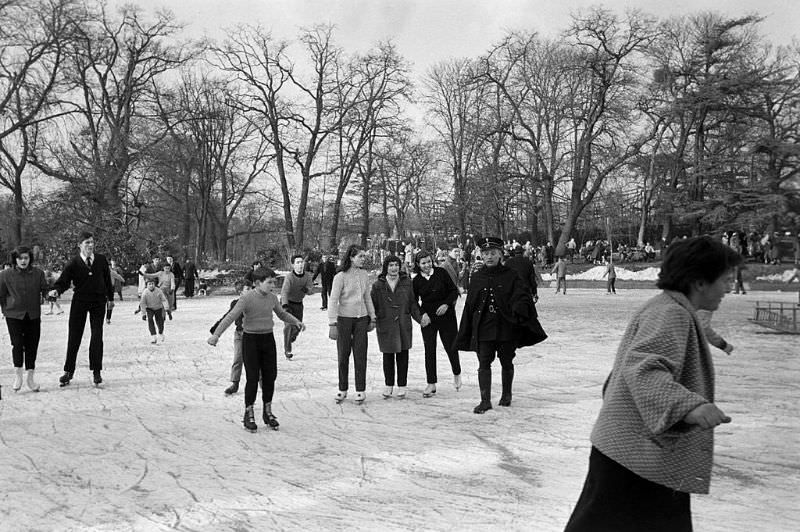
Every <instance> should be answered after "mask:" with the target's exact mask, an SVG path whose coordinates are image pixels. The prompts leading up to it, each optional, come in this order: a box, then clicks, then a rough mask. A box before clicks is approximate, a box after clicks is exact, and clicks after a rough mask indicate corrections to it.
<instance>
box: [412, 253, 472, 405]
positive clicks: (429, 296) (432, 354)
mask: <svg viewBox="0 0 800 532" xmlns="http://www.w3.org/2000/svg"><path fill="white" fill-rule="evenodd" d="M414 271H415V272H416V273H417V276H416V277H414V281H413V287H414V297H415V298H416V299H417V301H418V304H419V307H420V309H421V312H422V317H421V319H420V325H421V326H422V343H423V344H424V346H425V377H426V380H427V383H428V385H427V386H426V387H425V390H424V391H423V392H422V396H423V397H432V396H433V395H434V394H436V383H437V381H438V376H437V371H436V333H439V339H441V341H442V345H443V346H444V350H445V352H446V353H447V358H448V359H449V360H450V369H451V370H452V372H453V386H454V387H455V389H456V390H459V389H460V388H461V359H460V357H459V355H458V349H456V347H455V346H454V342H455V339H456V335H457V334H458V323H457V322H456V310H455V305H456V299H458V295H459V293H458V288H456V285H455V284H454V283H453V280H452V279H451V278H450V275H449V274H448V273H447V271H446V270H445V269H444V268H439V267H438V266H434V265H433V257H432V256H431V254H430V253H428V252H427V251H420V252H419V253H417V256H416V257H415V258H414Z"/></svg>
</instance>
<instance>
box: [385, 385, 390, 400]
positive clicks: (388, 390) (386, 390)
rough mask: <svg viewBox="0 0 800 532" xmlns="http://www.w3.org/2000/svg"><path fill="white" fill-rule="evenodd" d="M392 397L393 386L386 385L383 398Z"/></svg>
mask: <svg viewBox="0 0 800 532" xmlns="http://www.w3.org/2000/svg"><path fill="white" fill-rule="evenodd" d="M391 397H392V387H391V386H384V388H383V398H384V399H391Z"/></svg>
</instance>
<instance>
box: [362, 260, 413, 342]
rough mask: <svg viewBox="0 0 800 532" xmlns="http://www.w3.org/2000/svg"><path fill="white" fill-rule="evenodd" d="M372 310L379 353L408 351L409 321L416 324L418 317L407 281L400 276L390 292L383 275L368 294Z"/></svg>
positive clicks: (409, 338) (404, 277)
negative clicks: (372, 306)
mask: <svg viewBox="0 0 800 532" xmlns="http://www.w3.org/2000/svg"><path fill="white" fill-rule="evenodd" d="M370 296H371V297H372V303H373V305H374V306H375V318H376V320H375V329H376V332H377V335H378V347H379V348H380V350H381V353H399V352H400V351H405V350H406V349H410V348H411V320H412V318H413V319H414V320H415V321H416V322H419V321H420V317H421V313H420V310H419V306H418V305H417V298H416V297H414V289H413V288H412V286H411V279H410V278H409V277H408V275H406V274H405V273H403V272H401V273H400V278H399V279H398V280H397V286H395V287H394V292H393V291H392V289H391V288H389V283H388V282H387V281H386V277H384V276H383V275H381V276H379V277H378V280H377V281H375V282H374V283H373V284H372V290H371V291H370Z"/></svg>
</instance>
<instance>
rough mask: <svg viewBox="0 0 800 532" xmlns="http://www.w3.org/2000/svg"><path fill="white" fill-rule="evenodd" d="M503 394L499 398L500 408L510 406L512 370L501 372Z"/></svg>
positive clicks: (512, 380)
mask: <svg viewBox="0 0 800 532" xmlns="http://www.w3.org/2000/svg"><path fill="white" fill-rule="evenodd" d="M502 375H503V394H502V395H501V396H500V402H499V403H497V404H499V405H500V406H511V384H512V383H513V382H514V368H511V369H504V370H503V373H502Z"/></svg>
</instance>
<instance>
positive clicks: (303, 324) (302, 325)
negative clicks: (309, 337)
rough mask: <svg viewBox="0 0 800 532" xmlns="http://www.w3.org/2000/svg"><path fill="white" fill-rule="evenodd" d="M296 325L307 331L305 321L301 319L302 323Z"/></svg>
mask: <svg viewBox="0 0 800 532" xmlns="http://www.w3.org/2000/svg"><path fill="white" fill-rule="evenodd" d="M296 327H297V328H298V329H300V330H301V331H305V330H306V324H305V323H303V322H302V321H301V322H300V323H298V324H297V325H296Z"/></svg>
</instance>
